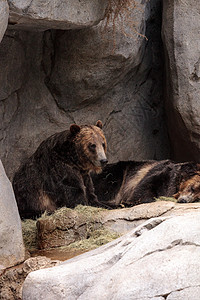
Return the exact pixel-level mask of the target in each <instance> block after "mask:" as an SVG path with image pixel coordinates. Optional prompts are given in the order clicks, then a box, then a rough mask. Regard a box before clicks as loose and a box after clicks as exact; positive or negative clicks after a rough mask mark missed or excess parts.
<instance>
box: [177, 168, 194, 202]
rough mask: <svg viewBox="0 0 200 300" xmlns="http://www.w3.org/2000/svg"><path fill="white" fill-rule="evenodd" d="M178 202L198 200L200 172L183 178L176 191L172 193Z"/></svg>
mask: <svg viewBox="0 0 200 300" xmlns="http://www.w3.org/2000/svg"><path fill="white" fill-rule="evenodd" d="M174 197H175V198H176V199H177V202H179V203H188V202H197V201H200V172H197V174H195V175H194V176H192V177H191V178H189V179H187V180H183V181H182V182H181V184H180V186H179V190H178V193H176V194H175V195H174Z"/></svg>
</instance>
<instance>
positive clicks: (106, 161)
mask: <svg viewBox="0 0 200 300" xmlns="http://www.w3.org/2000/svg"><path fill="white" fill-rule="evenodd" d="M100 163H101V166H102V167H104V166H105V165H106V164H107V163H108V160H107V159H101V160H100Z"/></svg>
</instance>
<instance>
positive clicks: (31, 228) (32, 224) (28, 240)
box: [22, 219, 38, 251]
mask: <svg viewBox="0 0 200 300" xmlns="http://www.w3.org/2000/svg"><path fill="white" fill-rule="evenodd" d="M36 222H37V221H36V220H29V219H27V220H23V221H22V234H23V240H24V245H25V248H26V249H27V250H29V251H34V250H36V249H38V246H37V228H36Z"/></svg>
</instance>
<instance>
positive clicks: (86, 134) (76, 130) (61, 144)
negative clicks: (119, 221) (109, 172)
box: [13, 120, 107, 218]
mask: <svg viewBox="0 0 200 300" xmlns="http://www.w3.org/2000/svg"><path fill="white" fill-rule="evenodd" d="M106 148H107V144H106V139H105V136H104V134H103V131H102V122H101V121H100V120H99V121H97V123H96V125H95V126H94V125H82V126H78V125H76V124H73V125H71V127H70V130H66V131H63V132H60V133H56V134H54V135H52V136H50V137H49V138H47V139H46V140H45V141H43V142H42V143H41V144H40V145H39V147H38V148H37V150H36V152H35V153H34V154H33V155H32V156H31V157H30V158H29V159H28V160H27V161H26V162H25V164H24V165H22V166H21V167H20V168H19V170H18V171H17V172H16V173H15V175H14V178H13V189H14V193H15V196H16V200H17V204H18V209H19V213H20V216H21V217H22V218H34V217H37V216H39V215H41V213H43V212H44V211H48V212H53V211H54V210H55V209H57V208H58V207H62V206H67V207H70V208H73V207H75V206H76V205H77V204H85V205H88V204H89V205H98V200H97V197H96V195H95V193H94V188H93V183H92V180H91V176H90V173H91V172H94V173H99V172H101V170H102V167H103V166H105V165H106V163H107V158H106Z"/></svg>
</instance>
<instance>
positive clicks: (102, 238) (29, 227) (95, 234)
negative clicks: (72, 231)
mask: <svg viewBox="0 0 200 300" xmlns="http://www.w3.org/2000/svg"><path fill="white" fill-rule="evenodd" d="M102 211H105V209H103V208H97V207H91V206H83V205H78V206H77V207H76V208H75V209H70V208H66V207H63V208H60V209H58V210H57V211H55V213H54V214H52V215H50V216H49V215H47V214H45V213H44V214H43V215H42V216H41V217H40V218H39V219H43V220H44V219H48V222H50V223H52V225H54V223H56V222H57V220H58V219H59V224H61V226H62V224H63V226H64V224H66V223H65V217H66V218H68V213H69V212H71V213H72V218H73V213H74V212H76V213H77V214H78V215H80V217H81V215H82V216H84V219H85V221H86V224H87V238H86V239H82V240H80V241H77V242H74V243H72V244H70V245H69V246H64V247H61V249H62V251H70V249H77V250H78V249H79V250H83V249H84V250H91V249H94V248H97V247H99V246H101V245H104V244H106V243H109V242H110V241H112V240H114V239H116V238H118V237H119V234H117V233H114V232H111V231H109V230H107V229H105V228H104V227H103V226H102V225H101V223H99V226H98V229H97V226H95V221H94V220H97V219H98V214H99V213H100V212H102ZM77 214H76V217H77ZM72 221H73V220H72ZM36 222H37V220H24V221H22V232H23V239H24V244H25V247H26V249H27V250H28V251H31V252H33V251H35V250H37V249H38V245H37V227H36Z"/></svg>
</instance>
